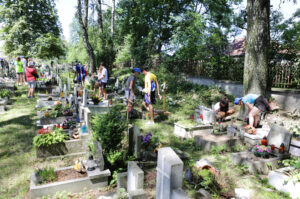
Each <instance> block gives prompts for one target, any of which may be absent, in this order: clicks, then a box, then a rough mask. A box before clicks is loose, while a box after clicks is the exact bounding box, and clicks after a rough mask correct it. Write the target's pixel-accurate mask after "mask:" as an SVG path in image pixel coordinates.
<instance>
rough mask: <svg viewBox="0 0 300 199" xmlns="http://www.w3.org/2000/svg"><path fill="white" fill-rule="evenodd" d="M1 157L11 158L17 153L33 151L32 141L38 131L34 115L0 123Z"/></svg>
mask: <svg viewBox="0 0 300 199" xmlns="http://www.w3.org/2000/svg"><path fill="white" fill-rule="evenodd" d="M0 126H1V129H0V138H1V141H2V143H1V145H0V157H1V159H2V157H4V156H5V157H6V158H7V157H9V156H11V155H13V154H15V153H26V152H29V151H30V150H31V149H32V140H33V137H34V135H35V133H34V131H35V129H36V127H35V125H34V120H33V119H32V115H25V116H20V117H17V118H13V119H10V120H7V121H4V122H0Z"/></svg>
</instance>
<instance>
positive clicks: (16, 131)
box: [0, 87, 72, 199]
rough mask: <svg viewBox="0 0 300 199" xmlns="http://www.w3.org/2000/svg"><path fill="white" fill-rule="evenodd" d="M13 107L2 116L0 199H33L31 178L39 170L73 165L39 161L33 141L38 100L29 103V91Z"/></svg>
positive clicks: (0, 134)
mask: <svg viewBox="0 0 300 199" xmlns="http://www.w3.org/2000/svg"><path fill="white" fill-rule="evenodd" d="M18 92H22V93H23V94H22V95H21V97H17V98H16V97H14V98H12V99H11V101H12V102H13V105H12V106H11V107H10V109H9V110H8V111H7V112H4V113H1V114H0V140H1V142H0V170H1V175H0V198H1V199H4V198H29V183H30V181H29V180H30V176H31V174H32V172H34V170H35V169H37V168H44V167H45V166H46V165H47V166H51V165H52V166H55V167H56V166H65V165H69V164H70V161H71V162H72V160H70V159H64V160H38V159H36V154H35V151H34V149H33V145H32V140H33V137H34V136H35V132H36V131H37V128H36V120H37V117H36V110H35V105H36V99H27V97H26V94H25V92H26V88H25V87H23V88H21V91H18Z"/></svg>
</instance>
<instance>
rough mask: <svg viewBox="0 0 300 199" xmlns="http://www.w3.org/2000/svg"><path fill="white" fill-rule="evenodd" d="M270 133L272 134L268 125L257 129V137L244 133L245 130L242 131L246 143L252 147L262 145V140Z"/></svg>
mask: <svg viewBox="0 0 300 199" xmlns="http://www.w3.org/2000/svg"><path fill="white" fill-rule="evenodd" d="M269 132H270V127H269V126H268V125H264V126H263V127H262V128H257V129H256V135H253V134H249V133H246V132H245V131H244V129H242V130H241V133H242V135H243V138H244V141H245V142H246V143H249V144H250V145H257V144H260V143H261V139H262V138H263V137H264V136H266V137H267V136H268V134H269Z"/></svg>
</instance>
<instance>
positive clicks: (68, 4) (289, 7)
mask: <svg viewBox="0 0 300 199" xmlns="http://www.w3.org/2000/svg"><path fill="white" fill-rule="evenodd" d="M281 1H283V0H271V5H273V9H274V10H280V11H281V12H282V13H283V15H284V17H285V18H286V19H287V18H289V17H291V16H292V14H293V13H294V12H295V11H296V10H297V8H300V0H297V4H294V3H293V1H287V0H285V1H286V2H285V3H280V2H281ZM106 3H107V4H110V0H107V1H106ZM246 4H247V0H243V5H244V7H246ZM76 5H77V0H56V8H57V10H58V16H59V20H60V22H61V24H62V29H63V35H64V37H65V39H66V40H67V41H70V24H71V23H72V19H73V17H74V14H75V12H76Z"/></svg>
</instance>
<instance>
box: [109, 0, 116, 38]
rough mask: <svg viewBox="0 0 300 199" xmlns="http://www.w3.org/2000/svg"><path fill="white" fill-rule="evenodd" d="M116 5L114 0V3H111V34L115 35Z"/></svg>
mask: <svg viewBox="0 0 300 199" xmlns="http://www.w3.org/2000/svg"><path fill="white" fill-rule="evenodd" d="M115 5H116V1H115V0H112V5H111V27H110V33H111V36H112V37H113V36H114V26H115Z"/></svg>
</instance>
